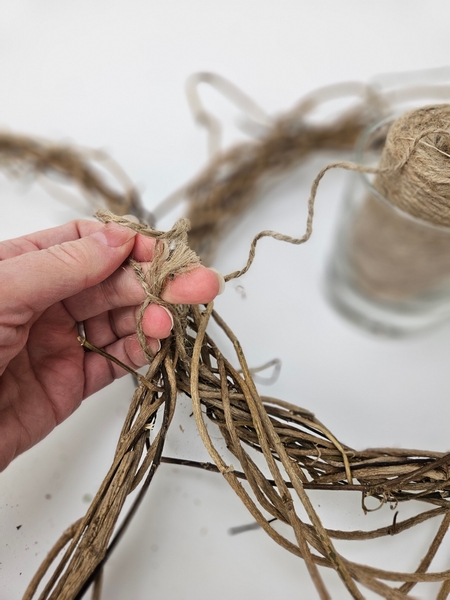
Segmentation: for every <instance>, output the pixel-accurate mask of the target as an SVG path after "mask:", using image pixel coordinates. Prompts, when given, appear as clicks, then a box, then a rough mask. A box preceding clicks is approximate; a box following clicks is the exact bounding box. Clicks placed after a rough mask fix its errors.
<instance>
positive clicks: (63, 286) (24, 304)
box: [0, 223, 136, 320]
mask: <svg viewBox="0 0 450 600" xmlns="http://www.w3.org/2000/svg"><path fill="white" fill-rule="evenodd" d="M135 235H136V233H135V232H134V231H132V230H131V229H128V228H127V227H121V226H119V225H116V224H114V223H109V224H107V225H104V226H103V227H102V229H100V230H98V231H96V232H95V233H92V234H91V235H89V236H86V237H82V238H80V239H78V240H75V241H68V242H64V243H62V244H58V245H56V246H51V247H50V248H46V249H44V250H37V251H35V252H28V253H26V254H22V255H20V256H16V257H14V258H10V259H6V260H4V261H1V262H0V282H1V288H2V298H1V301H0V315H1V313H3V316H5V311H6V313H9V314H17V313H18V312H19V311H20V312H21V314H23V315H24V316H25V314H26V313H27V312H28V313H29V310H30V309H31V311H32V312H33V313H34V312H42V311H43V310H45V309H46V308H48V307H49V306H51V305H52V304H54V303H55V302H59V301H60V300H63V299H65V298H69V297H70V296H73V295H74V294H77V293H79V292H81V291H82V290H84V289H86V288H89V287H92V286H94V285H96V284H98V283H100V282H101V281H103V280H104V279H106V278H107V277H109V275H111V274H112V273H114V271H115V270H116V269H117V268H118V267H119V266H120V265H121V264H122V263H123V262H124V261H125V259H126V258H127V256H128V255H129V254H130V252H131V250H132V249H133V245H134V237H135ZM24 313H25V314H24ZM30 317H31V315H30V314H28V315H26V317H25V320H28V318H30Z"/></svg>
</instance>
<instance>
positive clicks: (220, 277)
mask: <svg viewBox="0 0 450 600" xmlns="http://www.w3.org/2000/svg"><path fill="white" fill-rule="evenodd" d="M209 270H210V271H212V272H213V273H215V274H216V275H217V279H218V281H219V291H218V292H217V295H218V296H220V294H223V292H224V291H225V279H224V278H223V275H222V273H219V271H218V270H217V269H213V268H211V267H209Z"/></svg>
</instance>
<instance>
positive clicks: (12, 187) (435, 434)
mask: <svg viewBox="0 0 450 600" xmlns="http://www.w3.org/2000/svg"><path fill="white" fill-rule="evenodd" d="M449 19H450V4H449V3H447V2H445V1H438V0H435V1H434V2H432V3H424V2H419V1H414V0H411V1H409V2H407V3H406V2H401V1H400V0H397V2H388V1H386V0H377V1H376V2H375V1H366V2H358V1H356V0H355V1H351V0H341V1H340V2H336V1H331V0H327V1H320V2H315V3H312V2H305V1H303V2H302V1H295V0H278V1H277V2H270V1H268V0H267V1H262V0H260V1H256V0H255V1H251V0H240V1H238V0H227V1H226V2H224V1H216V2H210V1H207V0H185V1H182V0H178V1H177V0H166V1H165V2H156V1H154V0H153V1H150V2H144V1H137V0H128V1H127V2H125V1H123V0H118V1H111V0H109V1H106V0H97V1H96V2H95V3H93V2H87V1H86V0H79V1H78V2H76V3H68V2H56V1H54V0H53V1H50V0H46V1H44V0H43V1H41V2H32V1H31V0H28V1H26V0H15V1H4V2H2V3H1V4H0V85H1V94H0V125H1V126H2V127H4V128H8V129H11V130H13V131H18V132H23V133H27V134H33V135H37V136H43V137H47V138H51V139H54V140H66V141H73V142H77V143H79V144H82V145H85V146H89V147H94V148H103V149H106V150H107V151H108V152H110V153H111V155H112V156H113V157H114V158H115V159H116V160H117V161H118V162H119V163H120V164H121V165H122V166H123V167H124V168H125V170H126V171H127V172H128V174H129V175H130V177H131V178H132V180H133V181H135V182H136V183H137V184H138V186H139V188H140V189H141V190H142V193H143V198H144V201H145V204H146V206H147V207H148V208H150V209H151V208H152V207H154V206H156V204H157V203H158V201H160V200H161V199H162V198H164V197H165V196H166V195H167V194H168V193H170V192H171V191H172V190H174V189H175V188H177V187H178V186H179V185H181V184H182V183H183V182H185V181H186V180H187V179H188V178H190V177H191V176H192V175H194V174H195V173H196V172H197V171H198V170H199V169H200V167H201V166H202V165H203V164H204V161H205V159H206V152H205V135H204V133H203V132H202V131H200V130H198V129H197V128H196V127H195V126H194V125H193V123H192V120H191V118H190V115H189V111H188V109H187V104H186V101H185V98H184V94H183V85H184V81H185V80H186V78H187V77H188V76H189V75H190V74H191V73H193V72H196V71H199V70H208V71H215V72H218V73H220V74H222V75H224V76H226V77H228V78H230V79H231V80H232V81H234V82H235V83H237V84H238V85H239V86H241V87H242V88H243V89H244V90H245V91H246V92H247V93H249V94H250V95H252V96H253V97H254V98H255V99H256V100H257V101H258V102H259V103H260V104H261V105H262V106H263V107H264V108H265V109H266V110H267V111H268V112H270V113H276V112H279V111H282V110H285V109H287V108H289V107H290V106H291V105H292V104H293V103H294V102H295V101H296V100H297V99H298V98H299V97H301V96H302V95H303V94H304V93H306V92H308V91H310V90H312V89H314V88H315V87H318V86H320V85H325V84H328V83H333V82H336V81H341V80H362V81H368V80H369V79H371V78H372V77H373V76H374V75H376V74H377V73H383V72H389V71H406V70H410V69H427V68H432V67H440V66H442V65H445V62H446V61H448V58H447V56H448V54H447V53H446V50H447V49H448V23H449ZM205 98H206V99H207V101H208V102H209V105H210V106H212V107H214V109H215V111H216V112H217V114H219V115H220V116H221V117H222V118H223V119H224V122H225V126H226V128H225V134H226V135H225V141H226V142H227V143H229V142H230V141H232V140H235V139H238V137H239V134H237V133H236V129H235V128H234V126H233V119H234V116H235V114H236V111H235V110H234V109H232V108H230V107H229V105H228V104H227V103H226V102H225V101H223V100H222V99H220V98H219V97H218V96H217V95H216V94H214V93H213V92H210V91H205ZM329 158H330V157H320V158H315V159H314V160H312V161H309V162H308V164H307V165H305V166H303V167H302V168H301V169H299V170H298V172H296V173H295V174H293V175H291V176H289V177H288V178H287V179H286V180H285V181H284V182H283V183H281V184H280V185H278V186H276V187H275V188H274V189H273V190H272V191H270V192H269V193H268V194H267V195H266V196H265V197H264V198H263V199H262V201H261V202H260V203H259V204H258V207H257V208H255V209H254V210H253V211H252V212H251V214H249V215H248V216H246V217H245V218H244V219H243V220H242V222H241V223H240V224H239V225H238V226H237V227H236V228H235V230H234V232H233V233H232V235H230V236H229V237H228V238H227V240H226V241H225V242H224V243H223V244H222V246H221V251H220V253H219V257H218V259H217V261H216V264H215V266H216V267H217V268H218V269H220V270H221V271H223V272H229V271H231V270H234V269H235V268H237V267H240V266H241V265H242V264H243V263H244V261H245V258H246V255H247V251H248V246H249V242H250V239H251V237H252V236H253V234H255V233H256V232H258V231H260V230H261V229H265V228H271V229H275V230H278V231H282V232H285V233H288V234H292V235H297V234H299V233H301V232H302V231H303V229H304V222H305V203H306V199H307V196H308V191H309V186H310V184H311V181H312V179H313V177H314V175H315V174H316V173H317V171H318V170H319V168H320V167H321V166H323V165H324V164H325V163H326V162H327V161H328V160H329ZM345 179H346V176H345V174H342V173H331V174H329V175H327V177H326V178H325V180H324V181H323V184H322V185H321V187H320V190H319V197H318V202H317V215H316V223H315V233H314V235H313V238H312V239H311V241H310V242H309V243H308V244H307V245H306V246H304V247H300V248H298V247H292V246H289V245H286V244H281V243H279V242H275V241H272V240H264V241H262V242H261V244H260V246H259V249H258V253H257V258H256V261H255V263H254V266H253V267H252V269H251V271H250V272H249V273H248V274H247V275H246V276H245V277H243V278H242V280H241V281H240V282H232V283H230V284H229V285H228V287H227V290H226V291H225V293H224V294H223V296H221V297H220V298H219V299H218V300H217V303H216V308H217V310H218V311H219V312H220V313H221V314H222V316H224V317H225V319H226V321H227V322H228V324H229V325H230V326H231V327H232V329H233V330H234V331H235V332H236V333H237V335H238V337H239V338H240V341H241V343H242V345H243V347H244V351H245V352H246V355H247V358H248V360H249V362H250V364H251V365H255V366H256V365H259V364H261V363H264V362H265V361H267V360H270V359H271V358H274V357H279V358H280V359H281V360H282V372H281V376H280V378H279V380H278V381H277V382H276V383H275V384H274V385H273V386H272V387H271V388H268V389H267V388H266V389H264V388H262V391H263V392H265V393H269V394H270V395H273V396H278V397H280V398H283V399H285V400H288V401H291V402H296V403H298V404H300V405H302V406H305V407H307V408H309V409H310V410H312V411H314V412H315V413H316V414H317V416H318V417H319V419H321V420H322V421H323V422H324V423H325V424H327V425H328V426H329V427H330V428H331V429H332V431H333V432H334V433H335V434H336V435H337V436H338V438H339V439H340V440H342V441H343V442H345V443H347V444H349V445H350V446H353V447H355V448H364V447H369V446H403V447H416V448H421V447H422V448H428V449H433V450H439V451H446V450H449V447H450V442H449V434H448V429H449V427H448V423H449V419H450V402H449V401H448V396H449V390H450V374H449V369H448V347H449V343H450V328H449V327H448V326H443V327H441V328H439V330H436V331H433V332H430V333H428V334H426V335H424V336H421V337H418V338H412V339H408V340H400V341H399V340H397V341H390V340H385V339H378V338H374V337H372V336H370V335H369V334H366V333H365V332H363V331H360V330H358V329H357V328H355V327H353V326H351V325H349V324H348V323H347V322H345V321H343V320H342V319H341V318H340V317H339V316H338V315H337V314H335V312H334V311H333V310H332V309H331V308H330V307H329V306H328V304H327V303H326V301H325V299H324V297H323V291H322V284H323V274H324V268H325V264H326V261H327V256H328V255H329V252H330V248H331V245H332V236H333V230H334V227H335V222H336V216H337V213H338V210H339V205H340V203H341V201H342V194H343V188H344V186H345ZM0 198H1V205H2V218H1V220H0V237H1V238H2V239H6V238H11V237H15V236H19V235H22V234H24V233H27V232H31V231H35V230H37V229H41V228H45V227H49V226H54V225H58V224H61V223H64V222H66V221H68V220H70V219H73V218H76V217H79V216H80V212H78V211H77V210H75V209H72V208H70V207H68V206H66V205H63V204H61V203H58V202H57V201H55V200H54V199H52V198H49V196H48V194H47V193H46V192H45V191H43V190H42V189H41V188H40V187H39V186H34V185H33V184H31V183H26V184H23V183H21V184H18V183H14V182H12V181H11V180H9V179H7V178H5V177H3V176H0ZM162 224H163V225H164V226H169V225H170V224H171V223H170V219H166V220H165V221H164V222H163V223H162ZM280 265H283V266H282V268H280ZM237 285H242V286H243V288H244V290H245V296H246V297H245V298H244V297H243V295H242V293H241V292H242V290H240V289H236V287H237ZM0 293H1V282H0ZM263 318H265V321H264V324H263ZM131 394H132V381H131V379H130V378H128V377H126V378H124V379H123V380H121V381H119V382H116V384H114V385H113V386H110V387H109V388H108V389H106V390H104V391H102V392H101V393H98V394H97V395H96V396H95V397H92V398H90V399H89V400H87V401H86V402H85V403H84V404H83V406H82V407H81V408H80V409H79V410H78V411H77V413H76V414H74V415H73V416H72V417H71V418H70V419H69V420H68V421H66V422H65V423H64V424H63V425H61V426H60V427H59V428H58V429H57V430H56V431H54V432H53V433H52V434H51V435H50V436H48V438H46V439H45V440H44V441H43V442H42V443H41V444H39V445H38V446H37V447H35V448H33V449H32V450H30V451H29V452H27V453H26V454H25V455H23V456H21V457H19V458H18V459H17V460H16V461H14V463H13V464H11V465H10V466H9V467H8V468H7V469H6V471H4V472H3V473H2V474H1V475H0V599H1V600H16V599H18V598H20V597H21V594H22V593H23V591H24V589H25V587H26V584H27V583H28V581H29V580H30V578H31V576H32V574H33V573H34V572H35V570H36V568H37V567H38V565H39V564H40V562H41V561H42V559H43V558H44V556H45V554H46V552H47V551H48V550H49V549H50V547H51V546H52V544H53V542H54V541H55V540H56V539H57V538H58V537H59V535H60V533H61V532H62V531H63V529H65V528H66V527H67V526H68V525H69V524H70V523H71V522H73V521H74V520H75V519H76V518H78V517H79V516H81V515H82V514H83V513H84V511H85V510H86V508H87V506H88V504H87V502H88V499H89V498H90V497H92V495H93V494H94V493H95V491H96V489H97V487H98V485H99V483H100V481H101V479H102V477H103V475H104V473H105V472H106V469H107V467H108V466H109V464H110V460H111V457H112V453H113V450H114V447H115V442H116V438H117V435H118V432H119V430H120V427H121V424H122V421H123V418H124V416H125V414H126V410H127V406H128V402H129V399H130V397H131ZM179 408H180V410H179V413H177V416H176V422H175V423H174V425H173V427H172V428H171V432H170V435H169V438H168V442H167V450H166V453H167V454H169V455H177V456H181V457H186V458H192V459H205V460H207V456H206V452H205V451H204V450H203V449H202V447H201V443H200V442H199V439H198V434H197V433H196V431H195V427H194V425H193V423H192V419H189V413H190V409H189V405H188V400H187V399H180V405H179ZM180 424H182V425H183V428H184V430H185V432H184V433H181V430H180V428H179V425H180ZM217 435H219V434H217ZM312 498H313V500H314V502H315V505H316V507H317V510H318V511H319V514H320V515H321V517H323V519H324V522H325V524H326V525H327V526H330V527H333V528H338V527H340V526H341V527H343V528H344V527H345V528H355V529H358V528H367V529H368V528H374V527H378V526H382V525H387V524H389V523H390V522H391V521H392V516H393V515H392V511H390V509H389V507H384V508H383V509H382V510H380V511H378V512H375V513H370V514H369V515H367V516H364V515H363V513H362V511H361V509H360V496H359V495H358V494H355V495H353V494H352V495H350V494H346V495H345V497H343V496H340V495H338V494H336V493H328V494H312ZM399 510H400V514H399V519H403V518H405V517H407V516H408V515H409V514H410V509H409V508H408V507H407V506H401V507H400V509H399ZM251 520H252V519H251V517H250V516H249V514H248V513H247V512H246V509H245V508H244V507H243V506H242V505H241V504H240V501H239V500H238V499H237V497H235V496H234V493H233V492H232V490H231V489H230V488H229V487H228V485H227V483H226V482H225V481H224V480H222V479H221V477H220V476H219V475H214V474H210V473H204V472H199V471H196V470H189V469H188V468H181V467H180V468H174V467H170V466H162V467H161V469H160V471H159V472H158V474H157V477H156V480H155V482H154V485H152V486H151V490H150V492H149V494H148V496H147V497H146V499H145V501H144V503H143V505H142V507H141V509H140V511H139V513H138V516H137V517H136V519H135V521H134V522H133V524H132V526H131V527H130V529H129V531H128V532H127V535H126V537H125V539H124V540H123V541H122V543H121V544H120V546H119V547H118V549H117V550H116V551H115V552H114V554H113V556H112V558H111V560H110V562H109V563H108V567H107V569H106V577H105V588H104V596H103V597H104V598H105V599H106V600H119V599H120V600H122V599H124V598H127V599H128V598H130V599H133V600H145V599H147V598H155V597H158V598H163V599H167V600H171V599H175V598H176V599H185V598H186V599H187V598H196V600H206V599H207V598H208V599H209V598H211V597H214V598H215V599H217V600H222V599H223V600H225V599H228V598H234V599H235V600H244V599H246V600H247V599H253V598H261V599H269V598H281V597H283V598H289V599H290V598H314V597H315V592H314V591H313V587H312V584H311V583H310V581H309V578H308V575H307V573H306V569H305V567H304V565H303V563H302V562H301V561H300V560H298V559H297V558H295V557H294V556H292V555H289V554H288V553H287V552H286V551H284V550H282V549H281V548H279V547H277V546H276V545H275V543H274V542H272V541H271V540H270V539H269V538H268V537H266V535H265V534H264V533H263V532H262V530H259V531H252V532H249V533H246V534H242V535H240V536H230V535H229V534H228V528H229V527H233V526H236V525H241V524H244V523H248V522H251ZM19 526H20V528H19ZM281 527H282V526H281V525H280V528H281ZM435 527H436V524H435V525H431V526H427V525H426V526H421V529H420V531H419V530H417V532H407V533H404V534H402V536H401V537H400V538H399V539H397V538H395V539H389V540H381V541H380V540H378V541H373V542H370V543H369V542H368V543H367V545H366V547H365V550H360V548H359V547H357V548H356V549H355V548H353V547H352V546H351V545H350V544H349V543H343V544H337V547H338V549H340V550H342V551H343V552H344V553H345V554H346V555H347V556H349V557H352V558H354V559H358V560H361V561H363V560H366V561H368V562H370V563H371V564H374V565H377V566H380V567H387V568H389V567H392V566H393V565H394V566H396V567H397V566H398V568H399V569H409V570H411V569H414V568H415V567H416V565H417V563H418V561H419V560H420V558H421V557H422V556H423V554H424V552H425V550H426V547H427V544H428V543H429V536H430V533H432V532H433V531H434V530H435ZM446 550H447V552H443V553H442V556H441V555H439V556H438V557H437V559H436V561H435V563H434V567H435V568H436V569H440V568H444V567H445V568H447V567H448V562H447V563H446V562H445V554H446V553H447V556H448V548H447V549H446ZM324 577H325V581H326V582H327V584H328V585H329V587H330V590H331V591H332V597H333V599H338V600H340V599H341V598H347V597H348V595H347V593H346V592H345V590H343V588H342V585H341V583H340V582H339V581H338V579H337V577H336V576H335V575H334V574H333V573H330V572H326V573H325V574H324ZM433 590H435V588H433ZM415 594H416V596H415V597H417V598H431V597H433V595H432V594H431V588H420V587H418V588H417V591H416V592H415ZM365 595H366V597H367V598H372V597H373V595H371V594H370V593H369V592H367V593H366V592H365Z"/></svg>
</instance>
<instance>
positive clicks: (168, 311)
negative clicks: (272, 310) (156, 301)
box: [161, 306, 173, 329]
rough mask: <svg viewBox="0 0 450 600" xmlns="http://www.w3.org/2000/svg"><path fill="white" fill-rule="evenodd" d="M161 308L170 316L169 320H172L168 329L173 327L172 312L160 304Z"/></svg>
mask: <svg viewBox="0 0 450 600" xmlns="http://www.w3.org/2000/svg"><path fill="white" fill-rule="evenodd" d="M161 308H163V309H164V310H165V311H166V313H167V314H168V315H169V317H170V320H171V322H172V324H171V326H170V329H173V314H172V313H171V312H170V310H169V309H168V308H166V307H165V306H161Z"/></svg>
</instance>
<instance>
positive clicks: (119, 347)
mask: <svg viewBox="0 0 450 600" xmlns="http://www.w3.org/2000/svg"><path fill="white" fill-rule="evenodd" d="M147 344H148V348H149V350H150V352H151V353H153V354H156V353H157V352H158V351H159V349H160V348H161V344H160V342H159V341H158V340H154V339H151V338H148V339H147ZM104 350H105V351H106V352H108V354H111V355H112V356H114V357H115V358H117V359H118V360H120V362H122V363H124V364H125V365H127V366H128V367H131V368H132V369H138V368H140V367H143V366H144V365H145V364H146V363H147V360H146V359H145V356H144V353H143V352H142V349H141V346H140V344H139V341H138V339H137V336H136V335H132V336H128V337H126V338H122V339H120V340H118V341H117V342H114V343H113V344H111V345H109V346H107V347H106V348H104ZM84 360H85V363H84V365H85V369H84V370H85V377H86V385H85V389H84V395H83V396H84V398H87V397H88V396H90V395H91V394H94V393H95V392H98V391H99V390H101V389H102V388H104V387H105V386H106V385H109V384H110V383H111V382H112V381H114V380H115V379H118V378H119V377H123V375H126V374H127V371H125V370H124V369H122V368H121V367H120V366H119V365H116V364H115V363H114V362H112V361H110V360H108V359H107V358H105V357H103V356H100V355H99V354H95V353H94V352H89V353H87V354H86V355H85V359H84Z"/></svg>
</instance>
